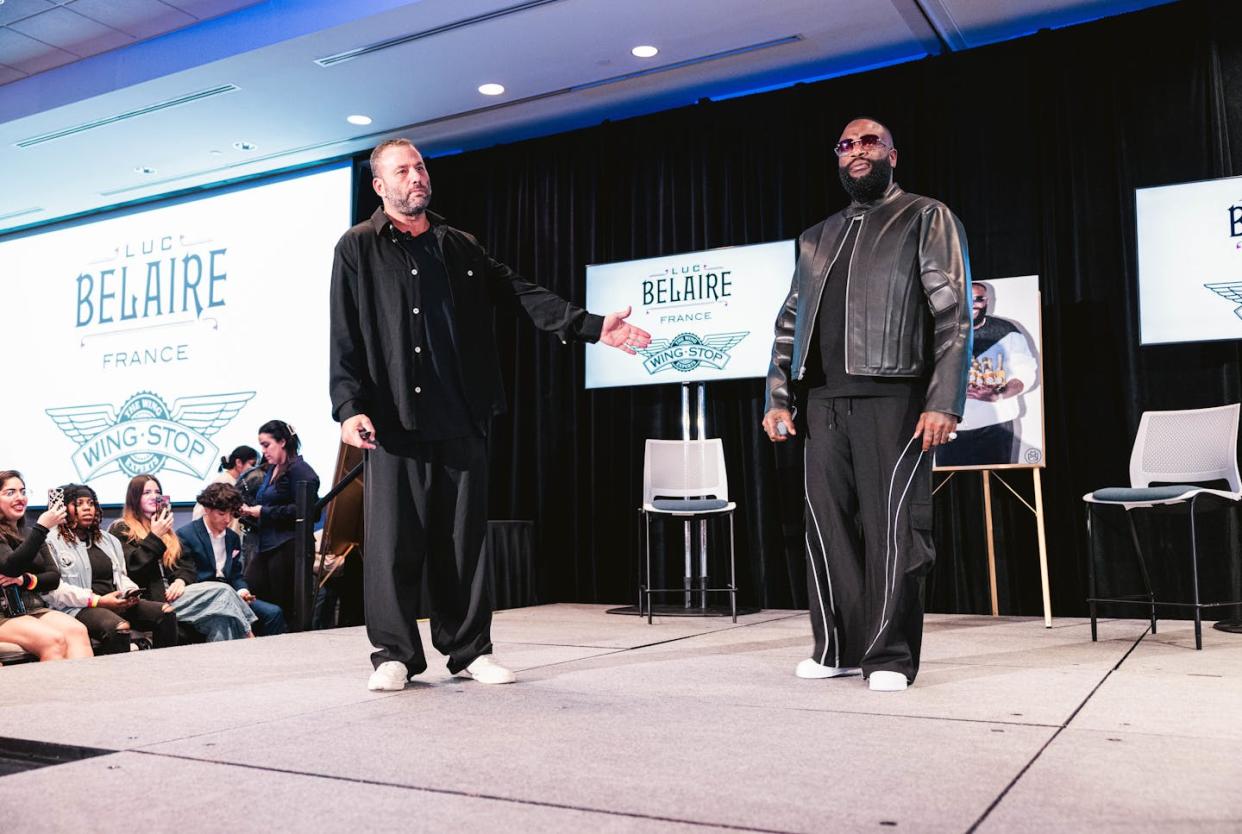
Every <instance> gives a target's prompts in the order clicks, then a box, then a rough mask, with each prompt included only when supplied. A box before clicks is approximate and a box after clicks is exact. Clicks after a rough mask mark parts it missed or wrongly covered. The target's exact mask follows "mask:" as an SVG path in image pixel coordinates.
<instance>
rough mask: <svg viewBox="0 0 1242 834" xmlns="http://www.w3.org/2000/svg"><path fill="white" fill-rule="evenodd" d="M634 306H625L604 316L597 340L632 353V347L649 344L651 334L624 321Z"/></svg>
mask: <svg viewBox="0 0 1242 834" xmlns="http://www.w3.org/2000/svg"><path fill="white" fill-rule="evenodd" d="M633 310H634V308H633V307H632V306H631V307H626V308H625V309H624V310H620V311H618V312H616V313H609V314H608V315H606V316H604V329H603V330H602V331H600V334H599V340H600V342H601V343H603V344H605V345H608V346H610V347H615V348H617V349H619V350H623V351H625V352H626V353H629V354H633V353H634V352H635V351H634V348H645V347H646V346H647V345H649V344H651V334H650V333H648V332H647V331H646V330H643V329H642V328H641V327H635V326H634V325H632V324H628V323H626V321H625V320H626V319H628V318H629V317H630V313H631V312H633Z"/></svg>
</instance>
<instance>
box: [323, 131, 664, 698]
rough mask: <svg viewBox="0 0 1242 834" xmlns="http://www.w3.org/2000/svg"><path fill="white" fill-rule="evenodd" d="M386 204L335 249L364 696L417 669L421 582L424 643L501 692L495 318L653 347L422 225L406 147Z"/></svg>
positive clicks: (452, 666) (335, 322)
mask: <svg viewBox="0 0 1242 834" xmlns="http://www.w3.org/2000/svg"><path fill="white" fill-rule="evenodd" d="M371 172H372V174H373V177H374V178H373V180H372V185H373V187H374V188H375V192H376V193H377V194H379V196H380V198H381V199H382V200H383V206H382V208H379V209H376V211H375V213H374V214H373V215H372V216H371V218H370V219H369V220H366V221H364V222H362V223H359V224H358V225H356V226H354V227H353V228H351V229H350V230H349V231H348V232H346V233H345V235H344V236H343V237H342V238H341V240H340V242H339V243H337V246H336V254H335V258H334V261H333V265H332V311H331V358H330V389H331V396H332V415H333V417H334V418H335V419H336V420H338V421H340V423H341V439H342V441H343V442H345V443H348V444H350V445H351V446H357V447H359V448H362V449H365V450H367V453H366V468H365V474H364V477H365V480H366V492H365V494H366V499H365V500H366V506H365V510H364V512H365V522H366V529H365V533H364V534H365V537H366V558H365V559H364V560H363V565H364V576H363V583H364V589H365V599H366V620H367V636H368V637H369V638H370V639H371V642H372V644H374V645H375V647H376V651H375V653H374V654H372V655H371V660H372V663H373V665H374V666H375V672H374V673H373V674H372V675H371V678H370V681H369V682H368V687H369V688H370V689H373V690H398V689H401V688H403V687H404V686H405V683H406V681H407V680H408V679H409V678H410V677H411V676H413V675H416V674H418V673H419V672H422V671H423V670H424V669H426V668H427V661H426V658H425V657H424V655H423V648H422V643H421V640H420V639H419V634H418V622H417V618H418V611H417V603H418V595H419V583H420V579H421V576H422V571H423V566H424V563H425V564H426V567H427V576H428V583H429V591H430V599H431V611H430V615H431V633H432V642H433V644H434V645H435V647H436V649H437V650H438V651H440V652H442V653H444V654H446V655H448V657H449V670H450V671H452V672H454V673H458V672H463V673H467V674H469V675H470V676H472V677H473V678H474V679H475V680H477V681H479V682H481V683H511V682H512V681H513V680H514V675H513V673H512V672H511V671H509V670H508V669H506V668H504V667H503V666H501V665H500V664H498V663H496V662H495V661H493V660H492V659H491V652H492V642H491V617H492V610H491V601H490V600H489V599H488V596H487V587H486V583H487V571H486V567H485V565H484V564H483V545H484V536H485V535H486V532H487V442H486V433H487V427H488V424H489V421H490V420H491V418H492V416H493V415H496V414H499V413H501V412H503V411H504V408H505V392H504V387H503V383H502V380H501V374H500V361H499V351H498V348H497V345H496V340H495V335H494V333H493V330H492V307H493V306H497V305H506V306H511V307H512V306H516V307H520V308H521V309H522V310H523V311H524V312H525V313H526V315H527V316H528V317H529V318H530V320H531V322H532V323H534V325H535V326H536V327H538V328H540V329H541V330H548V331H552V332H554V333H556V334H557V335H558V336H559V337H560V338H561V341H562V342H566V343H567V342H568V341H569V340H570V339H575V340H578V341H585V342H595V341H598V342H602V343H604V344H607V345H610V346H612V347H616V348H619V349H620V350H623V351H625V352H627V353H630V354H633V353H634V352H635V351H634V348H638V347H645V346H646V345H647V344H648V343H649V342H650V341H651V336H650V334H648V333H647V332H646V331H644V330H641V329H639V328H637V327H634V326H632V325H630V324H627V323H626V321H625V319H626V317H628V316H629V314H630V310H629V309H626V310H624V311H621V312H619V313H612V314H610V315H607V316H602V317H601V316H596V315H592V314H590V313H588V312H587V311H586V310H583V309H582V308H580V307H577V306H575V305H573V304H570V303H569V302H568V301H566V300H565V299H563V298H561V297H560V296H558V295H556V294H555V293H552V292H549V291H548V290H545V289H544V288H542V287H540V286H539V285H537V284H534V283H531V282H529V281H527V280H525V279H524V278H522V277H521V276H519V275H518V274H517V273H515V272H514V271H513V270H512V269H510V268H509V267H507V266H505V265H504V264H502V263H500V262H498V261H496V260H494V259H492V258H491V257H490V256H489V255H488V254H487V252H486V250H484V249H483V247H482V246H480V245H479V243H478V241H476V240H475V239H474V238H473V237H472V236H471V235H469V234H467V233H466V232H463V231H460V230H458V229H454V228H453V227H451V226H448V225H447V224H445V223H444V222H443V220H442V219H441V218H439V217H438V216H436V215H434V214H432V213H430V212H428V211H427V205H428V203H429V202H430V200H431V179H430V176H429V175H428V173H427V167H426V165H425V163H424V162H423V158H422V155H421V154H420V153H419V152H418V150H417V149H416V148H415V147H414V146H413V145H412V144H411V143H410V142H409V140H407V139H393V140H388V141H385V142H382V143H380V144H379V145H378V146H377V147H376V148H375V150H374V151H373V152H372V153H371Z"/></svg>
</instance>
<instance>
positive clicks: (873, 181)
mask: <svg viewBox="0 0 1242 834" xmlns="http://www.w3.org/2000/svg"><path fill="white" fill-rule="evenodd" d="M867 161H868V162H870V163H871V169H870V170H869V171H867V173H865V174H863V175H862V176H861V177H852V176H850V169H849V167H848V166H846V167H845V168H838V169H837V174H838V175H839V176H840V177H841V185H842V186H844V188H845V192H846V193H847V194H849V195H850V199H852V200H853V201H854V202H856V203H870V202H871V201H872V200H878V199H880V198H881V197H883V196H884V192H885V190H887V189H888V185H889V183H890V182H892V181H893V166H892V165H890V164H889V163H888V157H881V158H880V159H868V160H867Z"/></svg>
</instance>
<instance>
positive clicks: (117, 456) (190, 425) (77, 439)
mask: <svg viewBox="0 0 1242 834" xmlns="http://www.w3.org/2000/svg"><path fill="white" fill-rule="evenodd" d="M253 398H254V392H253V391H244V392H237V393H232V394H209V395H206V396H200V397H181V398H180V399H176V400H173V404H172V407H171V408H169V407H168V405H167V404H166V403H165V402H164V400H163V399H162V398H161V397H160V396H159V395H158V394H153V393H151V392H150V391H140V392H139V393H137V394H134V395H133V396H132V397H130V398H129V399H128V400H126V401H125V402H124V404H122V405H121V407H120V409H119V411H118V410H117V409H115V408H114V407H113V406H112V405H110V404H99V405H75V406H68V407H65V408H49V409H47V415H48V416H49V417H51V418H52V421H53V422H55V423H56V425H57V427H59V428H60V430H61V431H62V432H64V433H65V436H66V437H68V438H69V439H70V440H72V441H73V442H74V443H76V444H78V449H77V451H76V452H74V453H73V457H72V460H73V465H74V468H75V469H77V472H78V477H79V479H80V480H81V481H83V482H87V481H90V480H91V479H93V478H98V477H100V476H103V475H108V474H111V473H113V472H122V473H124V474H125V475H128V476H129V477H133V476H135V475H144V474H145V475H154V474H156V473H159V472H161V471H164V470H168V471H169V472H177V473H181V474H183V475H190V476H193V477H197V478H206V477H207V475H208V473H209V472H210V471H211V469H212V468H213V467H214V466H215V465H216V462H217V461H218V460H219V457H218V456H219V454H220V450H219V449H218V448H217V447H216V445H215V444H214V443H212V442H211V437H212V436H213V435H215V434H216V433H217V432H218V431H220V429H222V428H224V427H225V426H227V425H228V424H229V423H231V422H232V421H233V418H234V417H236V416H237V415H238V413H239V412H240V411H241V410H242V408H243V407H244V406H245V405H246V403H248V402H250V400H251V399H253Z"/></svg>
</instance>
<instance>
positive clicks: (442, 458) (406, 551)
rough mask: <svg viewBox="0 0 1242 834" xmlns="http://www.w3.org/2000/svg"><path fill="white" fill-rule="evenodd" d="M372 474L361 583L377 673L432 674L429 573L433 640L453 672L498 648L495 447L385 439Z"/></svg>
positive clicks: (370, 461) (474, 440) (367, 474)
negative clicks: (424, 608)
mask: <svg viewBox="0 0 1242 834" xmlns="http://www.w3.org/2000/svg"><path fill="white" fill-rule="evenodd" d="M379 446H380V447H379V448H378V449H374V450H372V451H370V452H368V453H367V457H366V466H365V468H364V470H363V477H364V478H365V484H366V486H365V487H364V491H363V496H364V501H365V502H366V507H365V532H364V535H365V537H366V542H365V544H364V545H363V547H364V548H365V553H364V556H363V560H362V575H363V578H362V581H363V588H364V599H365V604H366V618H367V637H368V638H370V640H371V644H372V645H373V646H375V648H376V651H375V653H374V654H372V655H371V662H372V663H373V665H374V666H376V667H377V668H378V667H379V665H380V664H381V663H383V662H385V661H388V660H397V661H400V662H401V663H404V664H405V665H406V668H407V669H408V670H409V674H411V675H416V674H418V673H419V672H422V671H424V670H425V669H426V668H427V659H426V657H425V656H424V654H423V646H422V640H421V639H420V637H419V633H418V617H419V615H420V614H422V613H423V612H420V611H419V597H420V595H421V593H420V592H421V587H422V585H421V582H422V576H423V570H424V569H425V570H426V571H427V590H428V597H429V598H430V604H431V610H430V611H428V612H426V614H427V615H429V616H430V618H431V640H432V643H433V644H434V645H435V647H436V650H437V651H439V652H440V653H441V654H445V655H448V659H449V662H448V668H449V671H450V672H459V671H461V670H462V669H464V668H466V667H467V666H469V665H470V664H471V663H472V662H473V661H474V660H475V658H477V657H478V656H479V655H483V654H491V651H492V637H491V626H492V601H491V593H490V588H489V587H488V573H487V564H486V562H485V561H484V560H485V552H486V551H485V547H484V544H485V540H486V537H487V441H486V439H484V438H483V437H482V436H478V435H476V436H472V437H460V438H454V439H452V440H439V441H430V442H424V441H418V440H413V439H411V438H410V437H408V436H403V435H401V434H400V433H399V432H394V431H388V432H385V433H382V434H380V435H379Z"/></svg>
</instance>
